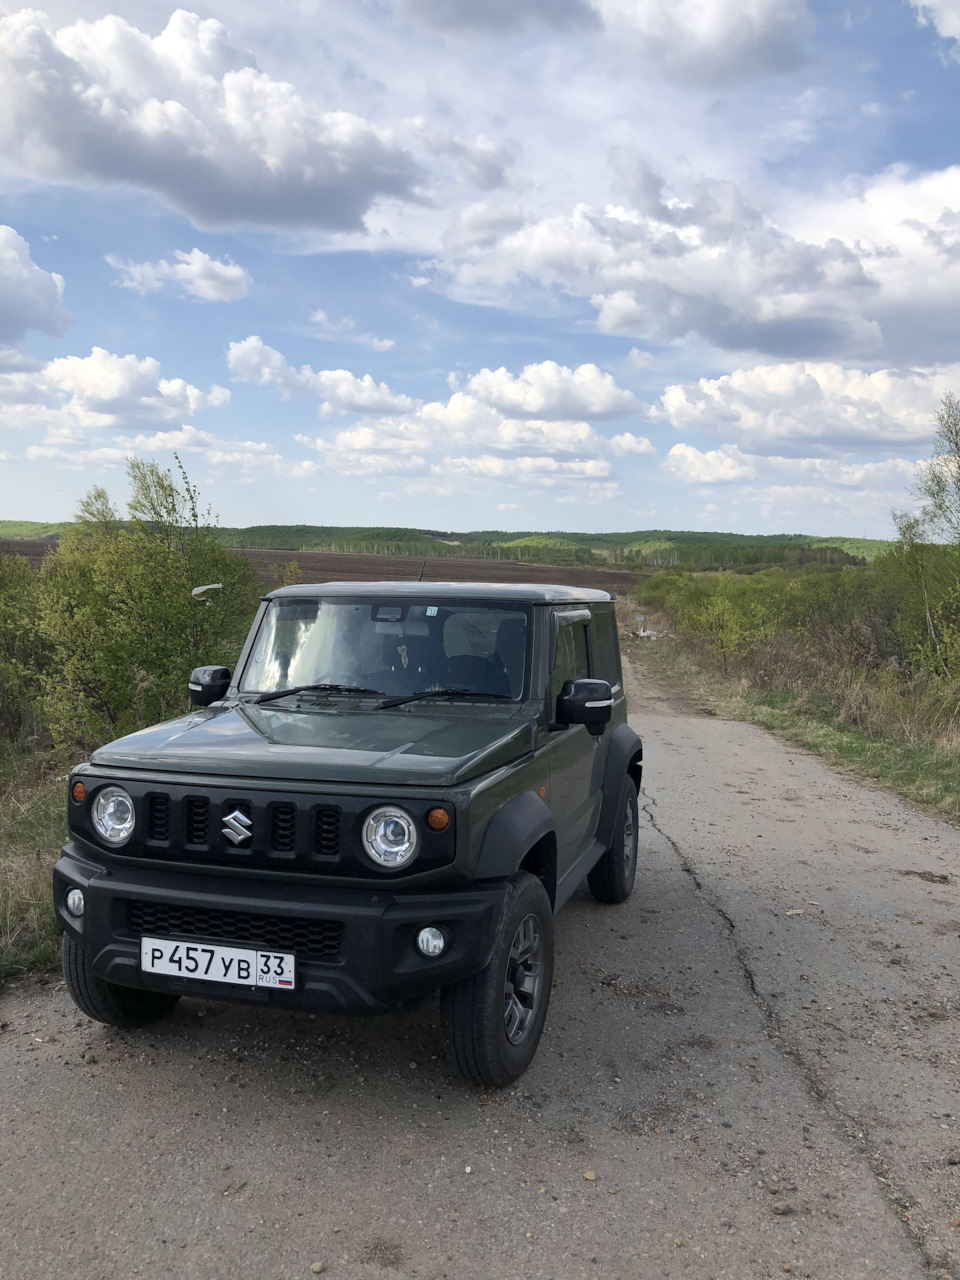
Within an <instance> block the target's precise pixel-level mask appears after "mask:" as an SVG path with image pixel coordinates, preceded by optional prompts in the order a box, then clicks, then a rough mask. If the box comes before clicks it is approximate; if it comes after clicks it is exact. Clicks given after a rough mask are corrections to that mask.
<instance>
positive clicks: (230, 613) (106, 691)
mask: <svg viewBox="0 0 960 1280" xmlns="http://www.w3.org/2000/svg"><path fill="white" fill-rule="evenodd" d="M177 465H178V467H179V471H180V477H179V483H177V481H175V480H174V478H173V476H172V475H171V473H170V472H169V471H164V470H162V469H161V467H160V466H159V465H158V464H157V463H156V462H153V461H145V460H141V459H137V458H130V459H129V460H128V462H127V477H128V480H129V482H130V497H129V500H128V503H127V512H128V519H126V520H124V519H123V518H122V517H121V516H120V514H119V512H118V511H117V509H116V508H115V506H114V505H113V503H112V501H111V499H110V495H109V494H108V493H107V491H106V490H105V489H103V488H102V487H99V486H97V487H95V488H93V489H91V490H90V492H89V493H88V494H87V495H86V497H85V498H84V499H83V500H82V502H81V503H80V505H79V508H78V510H77V520H76V523H75V524H73V525H71V526H70V527H69V528H68V529H67V530H65V532H64V534H63V535H62V536H61V539H60V542H59V544H58V546H57V549H56V550H55V551H53V552H51V553H50V554H49V555H48V556H47V557H46V558H45V560H44V563H43V568H42V572H41V580H40V587H39V613H40V630H41V633H42V634H43V635H44V636H45V638H46V641H47V643H48V644H49V646H50V654H49V659H48V663H47V670H46V673H45V676H44V701H45V705H46V710H47V716H48V720H49V725H50V730H51V733H52V735H53V739H54V742H55V743H56V744H57V745H58V746H59V747H61V748H62V749H64V750H67V751H71V752H85V751H87V750H89V748H90V747H92V746H95V745H97V744H98V743H102V742H104V741H106V740H109V739H111V738H116V737H118V736H120V735H122V734H125V733H130V732H132V731H134V730H136V729H139V728H142V727H144V726H145V725H147V724H152V723H154V722H156V721H158V720H164V719H168V718H170V717H171V716H175V715H179V714H181V713H182V712H183V711H185V710H186V709H187V698H186V680H187V676H188V675H189V673H190V670H191V669H192V668H193V667H194V666H198V665H201V664H205V663H223V664H224V665H228V666H229V665H232V663H233V662H234V661H235V660H236V657H237V654H238V653H239V650H240V647H241V645H242V642H243V638H244V636H245V634H246V631H247V628H248V626H249V623H250V620H251V618H252V616H253V613H254V610H255V608H256V598H257V590H256V584H255V583H254V581H253V576H252V574H251V572H250V568H249V566H248V564H247V562H246V560H245V559H243V558H242V557H240V556H237V555H235V554H234V553H233V552H230V551H227V550H226V549H225V548H223V547H222V546H221V545H220V543H219V541H218V538H217V533H216V527H215V523H214V522H213V520H212V517H211V514H210V511H209V509H207V510H206V511H201V509H200V505H199V495H198V492H197V490H196V489H195V488H194V486H193V485H192V484H191V483H190V481H189V479H188V478H187V475H186V473H185V471H184V469H183V467H182V465H181V464H180V460H179V459H177ZM210 582H222V583H223V589H222V590H221V591H216V592H210V593H209V594H208V596H206V597H204V598H200V599H198V598H196V597H194V596H193V595H192V594H191V592H192V589H193V588H194V587H196V586H202V585H205V584H206V583H210Z"/></svg>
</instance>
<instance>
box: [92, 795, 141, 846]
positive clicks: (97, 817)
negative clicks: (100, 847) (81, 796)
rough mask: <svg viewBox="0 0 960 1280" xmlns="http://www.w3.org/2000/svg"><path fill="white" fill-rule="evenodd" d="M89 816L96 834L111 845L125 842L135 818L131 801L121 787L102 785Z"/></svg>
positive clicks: (130, 833)
mask: <svg viewBox="0 0 960 1280" xmlns="http://www.w3.org/2000/svg"><path fill="white" fill-rule="evenodd" d="M90 816H91V818H92V819H93V825H94V829H95V830H96V833H97V835H98V836H100V838H101V839H102V840H106V842H107V844H112V845H120V844H125V843H126V841H127V840H129V839H130V836H131V835H132V834H133V827H134V824H135V822H136V820H137V819H136V815H135V814H134V812H133V801H132V800H131V799H130V797H129V796H128V795H127V793H126V791H124V789H123V787H104V788H103V790H102V791H98V792H97V794H96V798H95V799H94V802H93V805H92V807H91V811H90Z"/></svg>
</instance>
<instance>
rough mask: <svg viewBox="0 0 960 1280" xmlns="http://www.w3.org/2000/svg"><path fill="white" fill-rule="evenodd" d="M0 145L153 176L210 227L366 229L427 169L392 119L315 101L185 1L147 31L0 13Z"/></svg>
mask: <svg viewBox="0 0 960 1280" xmlns="http://www.w3.org/2000/svg"><path fill="white" fill-rule="evenodd" d="M0 153H2V154H3V155H4V156H5V158H6V159H7V161H8V162H9V163H10V164H12V165H14V166H15V167H16V168H17V169H19V171H20V172H21V173H23V174H24V175H26V176H27V177H29V178H32V179H35V180H38V181H52V182H97V183H104V184H108V185H109V184H115V183H127V184H132V185H135V186H139V187H143V188H146V189H147V190H151V191H153V192H154V193H155V194H157V195H158V196H160V197H161V199H163V200H165V201H166V202H167V203H168V204H169V205H171V206H172V207H173V208H175V209H177V210H179V211H180V212H182V213H184V214H186V215H187V216H188V217H189V218H191V219H192V220H193V221H194V222H195V223H196V224H197V225H199V226H207V227H217V226H227V225H236V224H242V223H255V224H260V223H262V224H268V225H274V226H286V227H325V228H337V229H358V228H360V227H361V226H362V220H363V216H364V214H365V213H366V211H367V210H368V209H369V207H370V205H371V204H372V202H373V201H375V200H376V199H377V198H378V197H380V196H394V197H399V198H400V199H409V198H410V197H411V195H412V192H413V188H414V186H415V184H416V183H417V182H418V181H419V179H420V172H419V169H418V166H417V165H416V163H415V162H414V160H413V158H412V156H411V155H410V153H409V152H408V151H406V150H404V149H403V148H402V147H400V146H399V145H398V144H397V142H396V141H395V140H394V139H393V138H392V136H391V135H390V134H389V133H388V132H387V131H385V130H381V129H377V128H375V127H374V126H373V125H371V124H370V123H368V122H367V121H366V120H364V119H362V118H361V117H359V116H357V115H353V114H351V113H349V112H347V111H340V110H328V109H325V107H323V106H320V105H318V104H316V103H314V102H310V101H307V100H306V99H304V98H303V97H301V95H300V94H299V93H297V91H296V90H295V89H294V87H293V86H292V85H291V84H287V83H284V82H283V81H280V80H275V79H273V78H272V77H271V76H269V75H267V74H265V73H264V72H261V71H259V70H258V69H257V67H256V66H255V65H254V62H253V59H252V57H251V56H250V55H249V54H246V53H243V52H242V51H240V50H238V49H236V48H234V47H232V46H231V45H230V43H229V41H228V37H227V32H226V30H225V29H224V28H223V26H221V24H220V23H219V22H216V21H214V20H213V19H206V20H201V19H200V18H199V17H197V15H196V14H192V13H188V12H186V11H185V10H183V9H178V10H176V11H175V12H174V13H173V15H172V16H171V18H170V20H169V22H168V23H167V26H166V28H165V29H164V30H163V31H162V32H161V33H160V35H158V36H156V37H154V38H152V39H151V37H150V36H149V35H147V34H146V33H145V32H142V31H140V30H138V29H137V28H136V27H134V26H132V25H131V24H130V23H128V22H126V21H125V20H124V19H123V18H121V17H117V16H112V15H111V16H108V17H104V18H100V19H98V20H97V21H94V22H87V21H82V20H81V21H77V22H74V23H73V24H72V25H69V26H64V27H61V28H59V29H56V28H55V26H54V24H53V22H52V21H51V20H50V19H49V18H48V17H47V16H46V15H45V14H43V13H41V12H39V11H38V10H35V9H23V10H21V11H20V12H18V13H12V14H8V15H6V16H3V17H0Z"/></svg>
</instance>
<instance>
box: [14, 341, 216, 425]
mask: <svg viewBox="0 0 960 1280" xmlns="http://www.w3.org/2000/svg"><path fill="white" fill-rule="evenodd" d="M229 399H230V392H229V391H228V390H227V389H226V388H225V387H220V386H217V385H216V384H214V385H213V386H212V387H211V388H210V390H209V391H201V390H200V389H199V388H198V387H195V386H193V385H191V384H190V383H189V382H185V381H184V380H183V379H182V378H164V377H163V376H162V374H161V367H160V363H159V361H157V360H155V359H153V358H152V357H150V356H148V357H146V358H145V359H140V358H138V357H137V356H135V355H126V356H118V355H114V354H113V353H112V352H109V351H106V350H104V349H103V348H102V347H94V348H93V350H92V351H91V353H90V355H89V356H64V357H61V358H59V359H56V360H51V361H49V362H48V363H47V364H45V365H41V366H40V367H39V368H35V369H29V370H22V371H19V372H14V373H0V425H2V426H5V427H8V428H12V429H23V428H27V429H34V430H35V429H38V428H45V429H46V443H47V444H48V445H63V444H71V443H73V444H77V443H80V442H81V441H83V440H84V439H85V438H86V436H87V435H88V433H90V432H91V431H97V430H101V429H114V430H116V429H124V428H126V429H130V428H134V429H135V428H137V427H143V426H146V425H148V424H151V423H156V422H166V421H170V420H173V419H177V418H181V417H185V416H187V415H193V414H194V413H199V412H201V411H202V410H204V409H216V408H219V407H221V406H222V405H224V404H226V403H227V402H228V400H229Z"/></svg>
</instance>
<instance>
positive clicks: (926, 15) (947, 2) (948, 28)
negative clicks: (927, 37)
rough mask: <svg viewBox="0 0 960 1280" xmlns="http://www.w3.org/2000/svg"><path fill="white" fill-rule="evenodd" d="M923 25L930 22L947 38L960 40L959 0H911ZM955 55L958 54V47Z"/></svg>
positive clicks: (938, 32)
mask: <svg viewBox="0 0 960 1280" xmlns="http://www.w3.org/2000/svg"><path fill="white" fill-rule="evenodd" d="M910 3H911V4H912V5H913V7H914V9H915V10H916V12H917V21H918V22H919V23H920V25H921V26H926V25H927V24H928V23H930V24H932V26H933V27H935V28H936V31H937V34H938V35H940V36H942V37H943V38H944V39H945V40H960V4H958V2H957V0H910ZM952 52H953V56H954V57H955V58H956V57H957V56H958V53H957V50H956V48H954V49H953V51H952Z"/></svg>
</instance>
